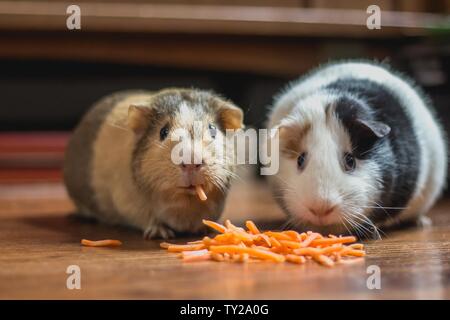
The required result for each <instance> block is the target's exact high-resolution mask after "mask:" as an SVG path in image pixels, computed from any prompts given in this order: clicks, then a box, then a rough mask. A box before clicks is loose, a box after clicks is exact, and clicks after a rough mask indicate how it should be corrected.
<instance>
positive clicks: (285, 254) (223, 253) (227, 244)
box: [161, 220, 366, 267]
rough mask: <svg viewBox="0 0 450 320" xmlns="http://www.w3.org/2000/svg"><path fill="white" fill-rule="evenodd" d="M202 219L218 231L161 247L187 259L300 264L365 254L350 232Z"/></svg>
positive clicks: (325, 262)
mask: <svg viewBox="0 0 450 320" xmlns="http://www.w3.org/2000/svg"><path fill="white" fill-rule="evenodd" d="M203 223H204V224H205V225H207V226H208V227H210V228H212V229H214V230H215V231H217V232H219V234H218V235H216V236H215V237H214V238H210V237H204V238H203V239H202V240H198V241H191V242H188V243H187V244H171V243H167V242H163V243H161V248H164V249H167V251H169V252H176V253H179V255H180V257H181V258H182V259H183V261H187V262H192V261H205V260H214V261H235V262H246V261H250V260H267V261H273V262H285V261H287V262H291V263H296V264H303V263H305V262H306V261H308V260H313V261H316V262H318V263H319V264H321V265H324V266H327V267H332V266H334V265H335V264H336V263H344V262H346V261H348V260H349V259H351V258H354V257H364V256H365V254H366V253H365V251H364V245H363V244H361V243H354V242H356V238H355V237H353V236H347V237H343V236H339V237H337V236H334V235H329V236H327V237H326V236H323V235H321V234H320V233H317V232H311V231H308V232H304V233H299V232H297V231H294V230H288V231H265V232H262V231H260V230H259V229H258V227H257V226H256V225H255V224H254V223H253V222H252V221H247V222H246V223H245V225H246V228H247V230H245V229H244V228H240V227H237V226H235V225H233V224H232V223H231V222H230V221H229V220H226V221H225V224H224V225H222V224H219V223H217V222H214V221H209V220H203Z"/></svg>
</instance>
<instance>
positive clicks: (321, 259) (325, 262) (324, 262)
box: [313, 254, 334, 267]
mask: <svg viewBox="0 0 450 320" xmlns="http://www.w3.org/2000/svg"><path fill="white" fill-rule="evenodd" d="M313 259H314V260H316V261H317V262H319V263H320V264H321V265H324V266H325V267H332V266H334V261H333V260H331V258H329V257H327V256H326V255H323V254H319V255H314V256H313Z"/></svg>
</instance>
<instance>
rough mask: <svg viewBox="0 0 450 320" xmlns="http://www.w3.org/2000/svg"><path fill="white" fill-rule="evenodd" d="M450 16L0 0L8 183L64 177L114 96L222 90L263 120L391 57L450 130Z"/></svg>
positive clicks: (406, 8)
mask: <svg viewBox="0 0 450 320" xmlns="http://www.w3.org/2000/svg"><path fill="white" fill-rule="evenodd" d="M71 4H76V5H78V6H79V7H80V9H81V29H80V30H68V29H67V26H66V19H67V18H68V17H69V15H70V14H67V13H66V10H67V7H68V6H69V5H71ZM373 4H375V5H378V6H379V7H380V9H381V29H374V30H369V29H368V28H367V26H366V20H367V18H368V17H369V16H370V13H367V12H366V10H367V8H368V6H369V5H373ZM449 13H450V0H434V1H427V0H399V1H394V0H382V1H375V0H367V1H366V0H343V1H325V0H259V1H258V0H192V1H188V0H152V1H144V0H134V1H123V0H122V1H118V0H108V1H103V0H92V1H90V0H81V1H76V2H66V1H59V0H53V1H39V0H36V1H1V0H0V98H1V103H0V183H10V182H33V181H60V179H61V172H60V167H61V163H62V159H63V153H64V147H65V145H66V143H67V138H68V137H69V135H70V131H71V130H72V129H73V127H74V126H75V125H76V123H77V122H78V121H79V120H80V117H81V116H82V115H83V113H84V112H85V111H86V110H87V108H89V107H90V106H91V105H92V103H94V102H95V101H96V100H98V99H99V98H100V97H102V96H103V95H106V94H108V93H110V92H113V91H116V90H122V89H132V88H143V89H152V90H157V89H161V88H163V87H169V86H182V87H197V88H202V89H208V90H214V91H215V92H217V93H219V94H222V95H223V96H225V97H227V98H230V99H231V100H233V101H234V102H235V103H236V104H238V105H239V106H241V107H242V108H243V109H244V110H245V114H246V123H247V124H248V125H250V126H254V127H260V126H262V125H263V124H264V120H265V117H266V114H267V107H268V106H269V105H270V103H271V101H272V97H273V95H274V94H276V93H277V92H279V90H280V89H281V88H283V87H284V86H285V85H286V83H287V82H289V81H291V80H293V79H295V78H297V77H298V76H300V75H302V74H303V73H305V72H307V71H308V70H310V69H311V68H314V67H316V66H317V65H319V64H320V63H324V62H327V61H329V60H333V59H347V58H365V59H377V60H380V61H386V62H389V63H390V64H391V65H393V66H394V67H395V68H397V69H399V70H401V71H403V72H405V73H406V74H408V75H409V76H411V77H412V78H414V79H415V80H416V81H417V83H418V84H419V85H421V86H422V87H423V88H424V89H425V91H426V92H427V93H428V94H429V95H430V96H431V98H432V100H433V102H434V104H435V106H436V109H437V111H438V114H439V116H440V117H441V118H442V121H443V122H444V123H445V126H446V127H447V128H449V127H450V113H449V112H448V110H449V107H450V80H449V77H450V16H449Z"/></svg>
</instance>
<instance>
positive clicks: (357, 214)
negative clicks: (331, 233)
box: [347, 209, 381, 239]
mask: <svg viewBox="0 0 450 320" xmlns="http://www.w3.org/2000/svg"><path fill="white" fill-rule="evenodd" d="M347 213H348V214H349V215H350V216H351V217H352V218H353V221H354V222H356V223H359V222H358V221H356V220H355V219H358V220H359V221H361V222H363V223H365V224H367V225H368V226H369V227H371V228H372V229H373V230H369V229H368V228H366V227H365V226H363V225H362V223H360V224H361V226H362V227H363V228H364V229H366V230H367V231H368V232H370V233H371V234H375V236H376V237H377V239H381V235H380V231H381V230H379V229H378V228H377V226H376V225H375V224H374V223H373V222H372V220H370V218H369V217H367V216H366V215H364V214H362V213H361V212H358V211H357V210H355V209H353V210H351V211H350V212H347Z"/></svg>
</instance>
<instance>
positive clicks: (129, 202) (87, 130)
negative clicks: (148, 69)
mask: <svg viewBox="0 0 450 320" xmlns="http://www.w3.org/2000/svg"><path fill="white" fill-rule="evenodd" d="M195 125H197V127H198V128H199V129H201V133H202V135H201V137H200V138H199V140H198V141H199V143H200V146H201V148H200V149H198V148H197V149H195V148H193V147H192V145H193V143H194V139H196V137H194V136H193V135H189V134H190V133H193V132H194V129H195V128H194V127H195ZM242 127H243V113H242V111H241V109H239V108H238V107H236V106H235V105H233V104H232V103H231V102H230V101H226V100H224V99H222V98H220V97H218V96H216V95H214V94H212V93H210V92H207V91H200V90H190V89H166V90H162V91H159V92H149V91H124V92H118V93H114V94H112V95H110V96H107V97H105V98H103V99H102V100H100V101H99V102H98V103H96V104H95V105H94V106H93V107H92V109H91V110H90V111H88V112H87V113H86V115H85V116H84V117H83V119H82V120H81V122H80V123H79V125H78V126H77V127H76V129H75V130H74V132H73V135H72V137H71V139H70V141H69V144H68V147H67V150H66V156H65V164H64V181H65V185H66V189H67V191H68V194H69V196H70V197H71V198H72V200H73V202H74V203H75V205H76V207H77V209H78V213H80V214H81V215H84V216H87V217H93V218H96V219H98V220H100V221H103V222H107V223H110V224H121V225H127V226H132V227H135V228H138V229H140V230H142V231H143V232H144V236H145V237H146V238H156V237H162V238H169V237H173V236H175V235H176V233H180V232H181V233H197V232H199V231H202V219H212V220H217V219H218V218H219V217H220V215H221V213H222V210H223V207H224V201H225V198H226V195H227V191H228V189H229V187H230V183H231V180H232V178H233V177H234V176H235V165H234V164H233V161H224V160H223V159H222V158H219V157H218V155H217V153H215V152H214V150H215V148H221V147H222V146H223V144H224V143H225V142H224V141H225V139H226V135H225V131H226V130H227V129H233V130H235V129H240V128H242ZM180 130H181V131H183V132H185V133H186V135H184V136H182V137H181V136H180V137H181V138H180V140H183V143H184V145H186V146H189V145H190V146H191V147H190V148H189V149H188V148H185V149H182V152H186V153H187V152H189V159H191V156H192V157H193V158H197V159H199V161H198V162H195V161H180V162H176V161H173V160H174V158H173V152H172V151H173V149H174V148H175V146H178V145H179V143H180V142H179V141H178V142H177V140H176V139H172V137H173V133H175V132H177V131H180Z"/></svg>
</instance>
